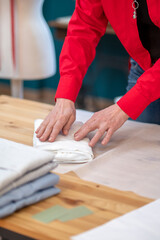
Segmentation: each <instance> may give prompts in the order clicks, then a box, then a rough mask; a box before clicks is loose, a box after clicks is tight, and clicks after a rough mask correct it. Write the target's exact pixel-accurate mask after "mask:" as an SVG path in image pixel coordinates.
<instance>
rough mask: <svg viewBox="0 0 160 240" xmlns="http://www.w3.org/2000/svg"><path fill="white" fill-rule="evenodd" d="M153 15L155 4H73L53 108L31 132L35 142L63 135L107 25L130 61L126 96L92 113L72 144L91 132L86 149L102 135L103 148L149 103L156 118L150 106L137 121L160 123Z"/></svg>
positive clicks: (143, 0)
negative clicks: (35, 129)
mask: <svg viewBox="0 0 160 240" xmlns="http://www.w3.org/2000/svg"><path fill="white" fill-rule="evenodd" d="M159 12H160V1H158V0H121V1H119V0H113V1H110V0H77V2H76V8H75V11H74V13H73V16H72V18H71V21H70V23H69V27H68V33H67V37H66V39H65V42H64V45H63V48H62V52H61V56H60V75H61V78H60V82H59V85H58V89H57V93H56V105H55V107H54V109H53V110H52V111H51V112H50V113H49V115H48V116H47V117H46V119H45V120H44V121H43V123H42V125H41V126H40V127H39V128H38V130H37V132H36V133H37V137H39V138H40V140H41V141H45V140H46V139H48V140H49V141H51V142H52V141H54V140H55V138H56V136H57V134H58V133H59V132H60V130H62V131H63V133H64V134H65V135H66V134H68V131H69V128H70V126H71V124H72V123H73V121H74V120H75V107H74V102H75V100H76V97H77V95H78V92H79V89H80V87H81V83H82V80H83V78H84V76H85V73H86V71H87V69H88V67H89V65H90V64H91V62H92V61H93V59H94V57H95V49H96V46H97V44H98V42H99V40H100V38H101V37H102V35H103V34H104V33H105V31H106V27H107V22H108V21H109V22H110V24H111V25H112V27H113V29H114V30H115V33H116V34H117V36H118V38H119V39H120V41H121V43H122V44H123V46H124V47H125V49H126V50H127V52H128V53H129V55H130V56H131V63H132V66H131V72H130V75H129V85H128V92H127V93H126V94H125V95H124V96H123V97H122V98H121V99H120V100H119V101H118V102H117V104H114V105H112V106H110V107H108V108H105V109H103V110H101V111H99V112H96V113H95V114H94V115H93V117H92V118H91V119H89V120H88V121H87V122H86V123H85V124H84V125H83V126H82V127H81V129H80V130H79V131H78V132H77V133H76V134H75V140H81V139H82V138H83V137H84V136H85V135H87V134H88V133H89V132H91V131H93V130H95V129H97V131H96V134H95V135H94V137H93V138H92V139H91V141H90V146H92V147H93V146H94V145H95V144H96V142H97V141H98V140H99V139H100V137H101V136H103V134H104V133H105V132H106V134H105V136H104V138H103V140H102V144H103V145H105V144H107V143H108V141H109V140H110V138H111V136H112V134H113V133H114V132H115V131H116V130H117V129H118V128H120V127H121V126H122V125H123V123H124V122H125V121H126V120H127V119H128V118H129V117H131V118H132V119H134V120H135V119H137V118H138V117H139V116H140V115H141V114H142V112H143V111H144V110H145V109H147V107H148V106H149V105H150V104H152V105H156V106H157V109H158V110H159V113H157V110H155V112H154V116H153V112H152V114H151V113H150V111H151V110H153V108H154V107H155V106H153V107H152V106H151V105H150V106H151V110H145V111H147V112H148V113H147V114H146V115H147V116H146V117H143V116H142V115H141V116H142V118H143V119H142V121H146V122H147V121H149V122H154V121H155V115H157V119H156V123H159V124H160V102H159V98H160V15H159ZM133 59H134V60H133ZM155 100H157V101H158V103H157V102H156V103H155V102H154V101H155ZM150 106H149V108H150ZM155 108H156V107H155ZM153 111H154V110H153ZM148 116H149V117H150V116H152V117H153V119H150V120H148Z"/></svg>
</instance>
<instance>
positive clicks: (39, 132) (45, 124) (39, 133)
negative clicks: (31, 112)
mask: <svg viewBox="0 0 160 240" xmlns="http://www.w3.org/2000/svg"><path fill="white" fill-rule="evenodd" d="M47 124H48V121H43V122H42V123H41V125H40V126H39V127H38V129H37V130H36V134H37V137H38V138H40V137H41V136H42V135H43V133H44V131H45V129H46V126H47Z"/></svg>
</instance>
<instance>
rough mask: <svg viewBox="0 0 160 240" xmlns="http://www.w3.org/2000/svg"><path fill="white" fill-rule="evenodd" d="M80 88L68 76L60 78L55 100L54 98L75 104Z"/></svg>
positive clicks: (76, 81) (77, 83) (79, 85)
mask: <svg viewBox="0 0 160 240" xmlns="http://www.w3.org/2000/svg"><path fill="white" fill-rule="evenodd" d="M80 87H81V83H79V81H78V80H76V79H74V80H73V78H70V77H68V76H64V77H61V79H60V81H59V84H58V88H57V91H56V95H55V100H56V98H65V99H69V100H72V101H73V102H75V101H76V98H77V95H78V93H79V90H80Z"/></svg>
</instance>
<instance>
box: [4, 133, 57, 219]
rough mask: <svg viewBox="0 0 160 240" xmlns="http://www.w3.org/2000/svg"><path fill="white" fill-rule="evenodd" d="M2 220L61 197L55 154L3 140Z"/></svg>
mask: <svg viewBox="0 0 160 240" xmlns="http://www.w3.org/2000/svg"><path fill="white" fill-rule="evenodd" d="M0 153H1V155H0V218H3V217H5V216H8V215H10V214H12V213H13V212H15V211H16V210H18V209H20V208H22V207H24V206H27V205H30V204H33V203H36V202H38V201H40V200H43V199H45V198H48V197H50V196H53V195H55V194H58V193H59V192H60V190H59V189H58V188H56V187H55V185H56V184H57V183H58V181H59V177H58V176H57V175H56V174H53V173H50V171H51V170H53V169H54V168H55V167H56V166H57V163H55V162H54V160H53V158H54V155H53V154H52V153H49V152H46V151H42V150H39V149H35V148H33V147H29V146H26V145H23V144H19V143H15V142H12V141H9V140H6V139H2V138H0Z"/></svg>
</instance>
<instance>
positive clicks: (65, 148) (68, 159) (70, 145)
mask: <svg viewBox="0 0 160 240" xmlns="http://www.w3.org/2000/svg"><path fill="white" fill-rule="evenodd" d="M42 121H43V120H42V119H37V120H35V130H36V129H37V128H38V127H39V125H40V124H41V123H42ZM82 124H83V123H82V122H75V123H74V124H73V125H72V127H71V129H70V131H69V134H68V135H67V136H64V135H62V134H59V135H58V136H57V138H56V140H55V141H54V142H52V143H51V142H48V141H46V142H41V141H40V140H39V139H38V138H37V137H36V134H35V133H34V136H33V146H34V147H36V148H40V149H43V150H48V151H51V152H52V153H54V161H57V162H59V163H84V162H88V161H90V160H92V159H93V152H92V148H91V147H90V146H89V145H88V142H89V139H88V138H84V139H83V140H81V141H75V140H74V133H75V132H76V131H77V130H78V129H79V128H80V127H81V126H82Z"/></svg>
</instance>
